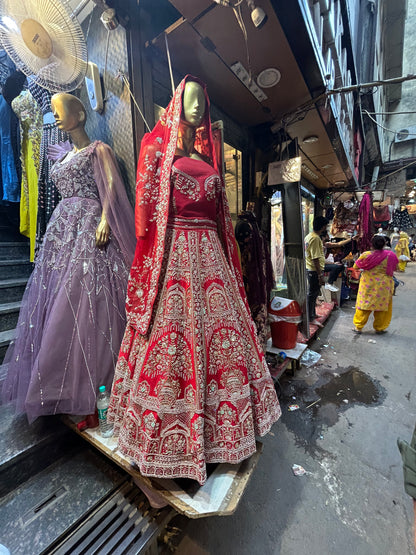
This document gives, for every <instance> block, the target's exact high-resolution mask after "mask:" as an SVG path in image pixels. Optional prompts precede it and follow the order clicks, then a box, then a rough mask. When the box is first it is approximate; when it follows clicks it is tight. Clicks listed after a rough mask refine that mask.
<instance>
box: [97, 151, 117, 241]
mask: <svg viewBox="0 0 416 555" xmlns="http://www.w3.org/2000/svg"><path fill="white" fill-rule="evenodd" d="M98 148H100V147H98ZM101 162H102V169H103V173H104V176H105V181H106V186H107V189H108V195H107V196H106V198H105V201H104V203H103V209H102V212H101V220H100V223H99V224H98V226H97V229H96V230H95V244H96V246H97V247H98V248H99V249H102V248H103V247H105V245H106V244H107V243H108V241H109V240H110V233H111V230H110V226H109V224H108V222H107V211H108V208H109V207H108V204H109V202H110V201H109V199H110V198H111V196H112V193H113V188H114V176H113V172H112V168H111V165H110V164H109V160H108V158H107V156H102V157H101Z"/></svg>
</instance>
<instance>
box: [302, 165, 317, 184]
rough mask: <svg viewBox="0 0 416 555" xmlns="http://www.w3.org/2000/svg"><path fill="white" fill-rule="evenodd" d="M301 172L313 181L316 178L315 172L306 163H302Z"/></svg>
mask: <svg viewBox="0 0 416 555" xmlns="http://www.w3.org/2000/svg"><path fill="white" fill-rule="evenodd" d="M302 173H305V174H306V175H307V176H308V177H309V178H310V179H313V180H314V181H316V180H317V179H318V176H317V175H316V173H315V172H313V171H312V170H311V168H310V167H309V166H307V165H306V164H302Z"/></svg>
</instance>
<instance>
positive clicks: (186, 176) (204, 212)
mask: <svg viewBox="0 0 416 555" xmlns="http://www.w3.org/2000/svg"><path fill="white" fill-rule="evenodd" d="M171 186H172V194H171V206H170V215H171V216H180V217H182V218H208V219H210V220H213V221H216V218H217V203H216V200H217V198H218V196H219V195H220V192H221V181H220V178H219V177H218V175H217V173H216V172H215V170H214V168H213V167H212V166H210V165H209V164H207V163H206V162H203V161H202V160H196V159H194V158H187V157H181V158H177V159H176V160H175V161H174V163H173V166H172V173H171Z"/></svg>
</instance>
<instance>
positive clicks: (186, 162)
mask: <svg viewBox="0 0 416 555" xmlns="http://www.w3.org/2000/svg"><path fill="white" fill-rule="evenodd" d="M186 79H189V77H188V78H185V80H184V81H183V82H182V83H181V84H180V85H179V87H178V89H177V92H176V94H175V96H174V98H173V100H172V102H171V104H170V105H169V107H168V109H167V110H166V112H165V119H164V120H162V124H161V123H160V122H159V123H158V124H157V125H156V127H155V129H154V131H153V132H152V133H151V134H149V135H147V136H146V137H145V138H144V140H143V143H142V150H141V155H140V160H139V169H138V190H137V201H136V202H137V205H136V230H137V235H138V244H137V248H136V255H135V260H134V262H133V266H132V269H131V273H130V280H129V286H128V300H127V311H128V325H127V329H126V332H125V335H124V339H123V342H122V346H121V350H120V355H119V360H118V363H117V368H116V373H115V378H114V382H113V388H112V396H111V403H110V408H109V413H108V414H109V419H110V420H112V421H113V422H114V426H115V433H116V434H118V435H119V449H120V451H121V452H123V453H124V454H125V455H127V456H129V457H131V458H132V459H133V461H134V462H135V463H136V464H137V465H138V467H139V468H140V471H141V472H142V474H144V475H146V476H157V477H161V478H177V477H184V478H192V479H194V480H197V481H198V482H199V483H201V484H202V483H204V482H205V480H206V463H221V462H229V463H238V462H240V461H241V460H243V459H245V458H247V457H249V456H250V455H252V454H253V453H254V452H255V450H256V445H255V436H256V434H257V435H264V434H266V433H267V432H268V431H269V430H270V428H271V426H272V424H273V423H274V422H275V421H276V420H277V419H278V418H279V416H280V407H279V403H278V400H277V396H276V392H275V390H274V386H273V381H272V379H271V377H270V373H269V370H268V367H267V364H266V362H265V359H264V355H263V352H262V349H261V347H260V345H259V343H258V340H257V335H256V329H255V326H254V323H253V321H252V319H251V316H250V313H249V309H248V305H247V302H246V299H245V296H244V288H243V284H242V278H241V273H240V270H239V266H238V258H237V253H236V247H235V239H234V233H233V230H232V224H231V219H230V216H229V210H228V206H227V202H226V198H225V195H224V184H223V182H222V180H221V178H220V176H219V173H218V172H217V171H216V169H214V167H212V166H211V165H209V164H208V163H206V162H203V161H202V160H197V159H192V158H185V157H183V158H177V157H174V152H175V149H176V140H177V127H178V123H179V117H180V113H181V111H180V109H181V104H182V100H181V97H182V91H183V88H184V84H185V82H186ZM191 79H192V80H196V81H197V79H194V78H191ZM207 101H208V99H207ZM207 113H208V107H207ZM165 122H166V125H164V123H165ZM204 129H205V130H206V135H205V138H204V137H203V138H202V142H201V143H200V144H201V145H203V144H204V143H205V146H206V147H207V148H205V149H203V148H202V149H201V150H205V152H204V154H206V153H208V154H210V158H211V159H212V160H214V159H215V157H214V152H213V141H212V138H211V133H210V123H209V116H207V117H206V118H205V121H204V126H203V129H202V130H204ZM163 135H165V136H163ZM166 135H167V136H166ZM160 137H162V139H163V140H162V141H159V140H158V138H160ZM146 141H147V142H146ZM158 144H159V145H160V150H155V147H157V145H158ZM162 145H163V146H162ZM159 168H160V171H158V170H159ZM160 245H162V246H160ZM152 295H154V296H153V298H152Z"/></svg>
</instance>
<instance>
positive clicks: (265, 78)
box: [257, 67, 282, 89]
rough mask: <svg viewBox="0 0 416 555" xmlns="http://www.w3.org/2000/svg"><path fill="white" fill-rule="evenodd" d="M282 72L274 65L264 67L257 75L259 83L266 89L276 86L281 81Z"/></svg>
mask: <svg viewBox="0 0 416 555" xmlns="http://www.w3.org/2000/svg"><path fill="white" fill-rule="evenodd" d="M281 76H282V75H281V73H280V71H279V70H278V69H276V68H274V67H268V68H267V69H263V71H261V72H260V73H259V74H258V76H257V85H258V86H259V87H263V88H264V89H269V88H270V87H274V86H275V85H277V83H278V82H279V81H280V78H281Z"/></svg>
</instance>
